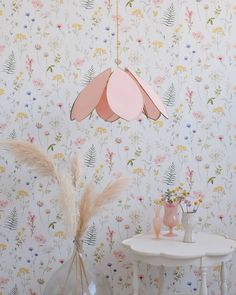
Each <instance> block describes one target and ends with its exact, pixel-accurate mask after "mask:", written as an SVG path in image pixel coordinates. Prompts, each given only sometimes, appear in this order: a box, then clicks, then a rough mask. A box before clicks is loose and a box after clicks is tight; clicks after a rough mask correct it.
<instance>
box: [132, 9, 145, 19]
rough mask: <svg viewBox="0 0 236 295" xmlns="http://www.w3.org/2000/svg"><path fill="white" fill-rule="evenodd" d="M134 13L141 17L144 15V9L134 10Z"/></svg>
mask: <svg viewBox="0 0 236 295" xmlns="http://www.w3.org/2000/svg"><path fill="white" fill-rule="evenodd" d="M132 15H135V16H137V17H140V18H142V17H143V13H142V11H141V10H140V9H135V10H133V11H132Z"/></svg>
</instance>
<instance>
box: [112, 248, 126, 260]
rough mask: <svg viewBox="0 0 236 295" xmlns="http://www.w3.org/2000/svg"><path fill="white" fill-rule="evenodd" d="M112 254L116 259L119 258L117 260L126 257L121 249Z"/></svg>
mask: <svg viewBox="0 0 236 295" xmlns="http://www.w3.org/2000/svg"><path fill="white" fill-rule="evenodd" d="M113 255H114V257H115V258H116V259H117V260H119V262H122V261H123V260H124V259H125V257H126V256H125V254H124V253H123V251H121V250H118V251H114V252H113Z"/></svg>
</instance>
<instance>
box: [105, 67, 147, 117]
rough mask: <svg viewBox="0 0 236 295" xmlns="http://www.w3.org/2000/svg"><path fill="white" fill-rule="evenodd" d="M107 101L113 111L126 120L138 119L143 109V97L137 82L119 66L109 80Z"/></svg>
mask: <svg viewBox="0 0 236 295" xmlns="http://www.w3.org/2000/svg"><path fill="white" fill-rule="evenodd" d="M107 101H108V104H109V106H110V108H111V109H112V110H113V112H114V113H115V114H117V115H118V116H119V117H121V118H123V119H126V120H133V119H136V118H137V117H138V116H139V115H140V114H141V113H142V110H143V103H144V102H143V97H142V94H141V92H140V90H139V88H138V86H137V85H136V82H135V81H133V79H132V78H131V77H130V76H129V75H128V74H127V73H125V71H123V70H121V69H119V68H117V69H116V70H115V71H114V72H113V73H112V74H111V77H110V79H109V81H108V84H107Z"/></svg>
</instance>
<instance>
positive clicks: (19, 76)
mask: <svg viewBox="0 0 236 295" xmlns="http://www.w3.org/2000/svg"><path fill="white" fill-rule="evenodd" d="M23 74H24V73H23V72H20V73H19V75H17V76H16V81H18V80H20V78H21V77H22V76H23Z"/></svg>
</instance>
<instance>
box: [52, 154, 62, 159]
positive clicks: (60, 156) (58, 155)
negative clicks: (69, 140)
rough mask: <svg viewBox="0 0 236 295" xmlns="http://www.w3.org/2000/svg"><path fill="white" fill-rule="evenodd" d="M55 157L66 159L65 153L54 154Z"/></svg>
mask: <svg viewBox="0 0 236 295" xmlns="http://www.w3.org/2000/svg"><path fill="white" fill-rule="evenodd" d="M53 158H54V159H57V160H60V159H64V154H63V153H57V154H55V155H54V156H53Z"/></svg>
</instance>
